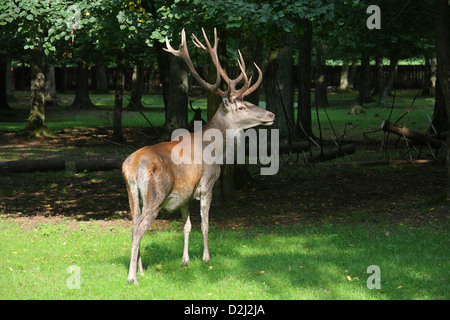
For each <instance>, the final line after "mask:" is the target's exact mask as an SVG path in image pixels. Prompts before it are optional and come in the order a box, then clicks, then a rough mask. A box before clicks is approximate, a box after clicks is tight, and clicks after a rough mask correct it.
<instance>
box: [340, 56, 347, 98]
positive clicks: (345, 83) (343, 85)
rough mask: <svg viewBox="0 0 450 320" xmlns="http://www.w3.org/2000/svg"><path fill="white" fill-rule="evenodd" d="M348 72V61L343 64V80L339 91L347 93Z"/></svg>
mask: <svg viewBox="0 0 450 320" xmlns="http://www.w3.org/2000/svg"><path fill="white" fill-rule="evenodd" d="M348 70H349V64H348V61H344V62H342V69H341V79H340V82H339V88H338V89H339V91H345V90H347V88H348Z"/></svg>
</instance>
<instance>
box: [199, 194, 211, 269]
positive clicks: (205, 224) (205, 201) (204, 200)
mask: <svg viewBox="0 0 450 320" xmlns="http://www.w3.org/2000/svg"><path fill="white" fill-rule="evenodd" d="M211 201H212V189H211V190H208V192H206V194H202V196H201V198H200V215H201V218H202V234H203V261H204V262H208V261H210V260H211V257H210V255H209V246H208V230H209V207H210V205H211Z"/></svg>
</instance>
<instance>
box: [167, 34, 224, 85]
mask: <svg viewBox="0 0 450 320" xmlns="http://www.w3.org/2000/svg"><path fill="white" fill-rule="evenodd" d="M204 35H205V40H206V43H207V45H208V49H209V50H206V48H202V49H204V50H205V51H209V53H210V55H211V59H212V61H213V63H214V65H215V66H216V69H217V78H216V83H215V84H210V83H208V82H206V81H205V80H203V79H202V78H201V77H200V76H199V74H198V73H197V70H195V67H194V65H193V64H192V61H191V57H190V56H189V51H188V47H187V44H186V32H185V31H184V29H183V30H182V31H181V44H180V49H178V50H175V49H174V48H172V46H171V45H170V42H169V39H168V38H167V37H166V46H167V48H163V50H165V51H167V52H170V53H172V54H173V55H175V56H177V57H180V58H182V59H183V61H184V62H185V63H186V65H187V66H188V68H189V70H190V71H191V72H192V75H193V76H194V78H195V79H196V80H197V81H198V83H199V84H200V85H201V86H202V87H204V88H205V89H206V90H210V91H213V92H216V91H217V89H218V88H219V85H220V73H219V68H217V64H218V61H219V59H218V57H217V43H218V39H217V34H216V32H215V29H214V38H215V39H214V49H213V48H211V44H210V43H209V40H208V38H207V37H206V34H205V33H204ZM194 44H195V42H194Z"/></svg>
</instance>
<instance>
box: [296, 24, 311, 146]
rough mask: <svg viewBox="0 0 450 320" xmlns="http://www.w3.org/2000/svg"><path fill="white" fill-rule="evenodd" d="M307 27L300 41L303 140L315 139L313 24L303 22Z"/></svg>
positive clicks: (300, 127) (299, 118)
mask: <svg viewBox="0 0 450 320" xmlns="http://www.w3.org/2000/svg"><path fill="white" fill-rule="evenodd" d="M302 25H303V26H304V27H305V31H304V33H303V35H302V36H301V37H300V41H299V51H298V113H297V133H298V135H299V136H300V138H302V139H308V137H313V136H314V135H313V132H312V124H311V50H312V23H311V20H308V19H304V20H302Z"/></svg>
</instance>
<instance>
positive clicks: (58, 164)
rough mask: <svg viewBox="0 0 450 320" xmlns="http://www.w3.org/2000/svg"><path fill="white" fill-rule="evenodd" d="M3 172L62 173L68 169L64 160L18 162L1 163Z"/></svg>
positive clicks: (0, 166) (0, 167)
mask: <svg viewBox="0 0 450 320" xmlns="http://www.w3.org/2000/svg"><path fill="white" fill-rule="evenodd" d="M0 169H2V171H3V170H4V171H7V172H13V173H22V172H36V171H62V170H65V169H66V163H65V161H64V159H60V158H57V159H48V160H17V161H2V162H0Z"/></svg>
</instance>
